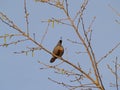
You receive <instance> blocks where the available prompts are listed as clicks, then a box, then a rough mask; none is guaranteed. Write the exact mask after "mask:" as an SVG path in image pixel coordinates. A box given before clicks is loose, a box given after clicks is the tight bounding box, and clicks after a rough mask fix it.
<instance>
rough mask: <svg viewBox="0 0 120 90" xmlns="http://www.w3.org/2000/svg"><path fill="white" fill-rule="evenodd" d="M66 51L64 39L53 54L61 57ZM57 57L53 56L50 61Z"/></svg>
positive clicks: (59, 42)
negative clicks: (63, 44) (63, 43)
mask: <svg viewBox="0 0 120 90" xmlns="http://www.w3.org/2000/svg"><path fill="white" fill-rule="evenodd" d="M63 53H64V47H63V46H62V40H59V41H58V43H57V45H56V46H55V47H54V49H53V54H55V55H57V56H58V57H61V56H62V55H63ZM56 59H57V57H55V56H52V58H51V59H50V63H53V62H54V61H55V60H56Z"/></svg>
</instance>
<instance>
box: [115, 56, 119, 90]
mask: <svg viewBox="0 0 120 90" xmlns="http://www.w3.org/2000/svg"><path fill="white" fill-rule="evenodd" d="M117 64H118V62H117V57H116V61H115V77H116V78H115V79H116V90H119V88H118V68H117Z"/></svg>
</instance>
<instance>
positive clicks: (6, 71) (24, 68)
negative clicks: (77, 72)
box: [0, 0, 120, 90]
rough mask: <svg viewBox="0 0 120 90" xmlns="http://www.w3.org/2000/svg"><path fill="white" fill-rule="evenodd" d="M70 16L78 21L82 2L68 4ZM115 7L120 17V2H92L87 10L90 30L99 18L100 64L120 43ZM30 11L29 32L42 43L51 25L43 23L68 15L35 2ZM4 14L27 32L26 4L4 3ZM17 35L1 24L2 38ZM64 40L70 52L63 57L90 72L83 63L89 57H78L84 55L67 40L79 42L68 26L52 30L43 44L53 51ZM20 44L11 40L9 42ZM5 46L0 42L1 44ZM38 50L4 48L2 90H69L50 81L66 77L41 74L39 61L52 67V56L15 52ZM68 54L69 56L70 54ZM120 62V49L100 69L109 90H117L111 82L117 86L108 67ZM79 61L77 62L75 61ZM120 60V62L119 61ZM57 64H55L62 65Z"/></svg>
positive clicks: (0, 8)
mask: <svg viewBox="0 0 120 90" xmlns="http://www.w3.org/2000/svg"><path fill="white" fill-rule="evenodd" d="M68 1H69V5H70V6H69V12H70V15H71V17H74V15H75V12H76V11H77V10H78V9H79V7H80V4H81V2H80V1H79V0H68ZM108 5H111V6H112V7H114V8H115V9H116V10H117V11H118V12H119V13H120V11H119V8H120V1H119V0H89V3H88V5H87V8H86V10H85V12H84V20H85V28H86V29H87V28H88V26H89V24H90V22H91V21H92V20H93V17H94V16H96V19H95V22H94V23H93V26H92V30H93V35H92V45H93V49H94V52H95V55H96V58H97V60H99V59H100V57H101V56H103V55H104V54H106V53H107V52H108V51H109V50H110V49H111V48H113V47H114V46H115V45H116V44H117V43H118V42H120V35H119V34H120V24H118V23H116V22H115V20H119V18H120V17H119V16H117V15H116V14H115V13H114V12H113V11H112V10H111V8H110V7H109V6H108ZM27 8H28V12H29V29H30V33H31V36H32V34H33V33H35V35H36V40H37V41H38V42H40V41H41V38H42V36H43V33H44V32H45V30H46V27H47V23H41V20H47V19H49V18H53V17H54V18H63V17H65V15H64V14H63V11H62V10H60V9H56V8H54V7H53V6H49V5H47V4H42V3H39V2H38V3H37V2H34V0H29V1H28V0H27ZM0 12H3V13H4V14H6V15H7V16H8V17H9V18H10V19H11V20H13V21H14V22H15V23H16V24H17V25H18V26H19V27H20V28H21V29H22V30H23V31H25V29H26V27H25V19H24V16H25V15H24V0H12V1H10V0H1V2H0ZM10 33H12V34H14V33H18V32H17V31H15V30H13V29H12V28H9V27H8V26H6V25H5V24H3V23H2V22H1V21H0V36H1V35H4V34H10ZM60 37H62V39H63V46H64V48H67V50H66V51H65V53H64V55H63V57H64V58H65V59H68V60H70V62H73V63H76V62H77V61H79V62H80V64H81V66H83V68H84V69H86V70H87V66H88V65H89V63H90V62H89V61H86V62H85V61H83V60H84V59H87V58H86V56H85V55H83V56H82V55H76V54H75V52H76V51H80V49H82V48H81V46H79V47H78V46H77V45H74V44H72V43H70V42H69V41H67V39H71V40H75V41H79V39H78V37H77V35H76V33H75V32H74V30H73V28H70V27H68V26H65V25H61V24H57V23H55V25H54V28H53V27H52V25H50V26H49V29H48V32H47V36H46V37H45V39H44V41H43V45H44V47H46V48H47V49H48V50H50V51H52V49H53V47H54V46H55V45H56V43H57V42H58V40H59V39H60ZM14 40H16V39H15V38H13V39H7V42H12V41H14ZM3 42H4V40H3V39H0V44H2V43H3ZM33 46H34V47H35V46H36V45H34V44H33V43H31V42H24V43H19V44H17V45H10V46H8V47H7V48H6V47H0V56H1V59H0V90H49V89H51V90H56V89H57V90H62V89H63V90H67V89H66V88H64V87H62V86H60V85H57V84H55V83H53V82H51V81H49V80H48V77H51V78H53V79H55V80H59V81H61V82H63V81H64V80H65V79H66V77H62V75H57V74H55V73H54V70H50V69H48V70H40V69H39V68H40V67H42V66H41V65H40V64H39V63H38V62H37V61H42V62H44V63H47V64H49V65H51V64H50V63H49V60H50V58H51V55H49V54H48V53H46V52H44V51H43V50H40V51H36V52H35V53H34V54H35V55H34V57H32V54H31V53H29V54H28V55H27V56H26V55H25V54H19V55H16V54H14V53H13V52H16V51H17V52H19V51H21V50H26V47H33ZM67 52H68V53H67ZM116 56H117V57H118V59H119V58H120V47H118V49H117V50H115V51H114V52H113V53H112V54H111V55H110V56H109V57H108V58H106V59H105V60H104V61H103V62H101V63H100V64H99V68H100V71H101V74H102V77H103V79H104V85H105V88H106V90H113V88H110V87H109V82H113V81H114V78H113V75H111V73H110V71H109V70H108V69H107V66H106V65H107V64H110V65H111V66H113V63H112V61H113V60H114V59H115V57H116ZM75 60H77V61H75ZM119 60H120V59H119ZM59 62H60V61H59V60H57V61H56V62H55V63H54V64H52V65H55V64H57V63H59ZM61 68H69V66H65V65H63V66H61Z"/></svg>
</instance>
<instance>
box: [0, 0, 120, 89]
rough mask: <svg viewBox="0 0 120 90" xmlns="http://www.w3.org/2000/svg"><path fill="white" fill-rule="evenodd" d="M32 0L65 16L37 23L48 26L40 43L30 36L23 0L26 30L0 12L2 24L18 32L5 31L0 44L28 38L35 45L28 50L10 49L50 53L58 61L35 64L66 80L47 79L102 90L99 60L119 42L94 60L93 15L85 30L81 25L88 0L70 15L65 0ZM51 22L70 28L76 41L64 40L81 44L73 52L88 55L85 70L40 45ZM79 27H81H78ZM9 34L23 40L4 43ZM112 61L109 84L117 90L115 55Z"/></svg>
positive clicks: (16, 42)
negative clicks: (112, 80)
mask: <svg viewBox="0 0 120 90" xmlns="http://www.w3.org/2000/svg"><path fill="white" fill-rule="evenodd" d="M36 1H37V2H39V3H43V4H48V7H51V6H53V7H54V8H58V9H59V10H62V11H63V14H64V15H65V17H63V18H61V19H57V18H54V17H53V18H51V19H48V20H42V21H41V22H43V23H46V24H47V25H48V26H47V27H46V30H45V33H44V35H43V37H42V38H41V42H40V43H39V42H37V41H36V39H35V38H36V35H35V34H33V36H30V31H29V13H28V10H27V6H26V5H27V3H26V0H24V13H25V21H26V31H25V30H22V29H21V27H19V26H18V25H17V24H16V23H14V21H13V20H11V19H10V18H9V16H7V15H6V14H4V13H3V12H0V20H1V21H2V22H3V23H5V24H6V25H7V26H9V27H11V28H13V29H14V30H16V31H18V33H17V34H6V35H2V36H0V38H3V39H4V43H3V44H1V45H0V46H3V47H7V46H9V45H12V44H15V45H16V44H18V43H21V42H28V41H30V42H31V43H34V44H35V47H32V48H30V47H28V50H22V51H20V52H14V53H15V54H22V53H25V54H27V53H28V52H32V54H34V51H36V50H44V51H45V52H47V54H50V55H53V56H55V57H57V58H59V59H60V60H61V61H62V62H61V63H59V64H56V65H49V64H46V63H44V62H43V61H38V63H39V64H40V65H41V66H42V65H43V67H42V68H40V69H41V70H44V69H53V70H55V73H56V74H61V75H63V76H66V77H67V79H68V80H69V83H66V82H61V81H57V80H54V79H52V78H50V77H48V79H49V80H50V81H52V82H54V83H57V84H59V85H62V86H64V87H66V88H68V89H69V90H76V89H79V90H80V89H81V90H92V89H99V90H105V86H104V84H103V80H102V77H101V76H102V75H103V74H102V73H101V72H100V70H99V63H101V62H102V61H103V60H104V59H105V58H107V57H109V55H110V54H111V53H112V52H113V51H114V50H115V49H116V48H118V46H119V45H120V43H118V44H117V45H115V47H113V48H112V49H111V50H109V51H108V53H106V54H105V55H103V56H102V57H101V58H100V59H99V60H97V59H96V56H95V52H94V50H93V47H92V42H91V41H92V34H93V30H92V25H93V23H94V21H95V19H96V17H93V19H92V21H91V23H90V24H89V26H88V28H87V29H86V27H85V21H84V18H83V16H84V11H85V10H86V8H87V4H88V1H89V0H83V2H82V4H81V6H80V9H79V10H78V11H77V12H76V14H75V16H74V17H71V16H70V10H69V1H68V0H36ZM110 7H111V6H110ZM111 8H112V7H111ZM112 10H113V11H115V10H114V9H113V8H112ZM117 14H119V13H117ZM116 22H117V23H118V24H119V21H118V20H116ZM51 23H52V25H53V26H54V23H59V24H61V25H65V26H68V27H71V28H72V29H73V30H74V32H75V33H76V35H77V37H78V40H79V41H75V40H71V39H67V41H68V42H70V43H72V44H73V45H77V44H78V45H79V46H78V47H81V46H82V48H83V51H80V52H76V54H77V55H78V56H79V55H81V54H85V55H86V57H87V58H88V61H89V64H90V65H89V66H88V67H87V68H88V70H85V69H84V68H83V67H82V65H81V63H80V62H77V63H76V64H74V63H72V62H70V60H68V59H65V58H63V57H59V56H57V55H55V54H53V53H52V52H51V51H49V50H48V49H47V48H46V47H45V46H43V45H42V42H43V41H44V38H45V37H47V33H48V29H49V28H48V27H49V26H50V24H51ZM81 28H82V30H80V29H81ZM11 37H14V38H15V37H23V39H18V40H17V41H13V42H10V43H7V42H6V39H7V38H11ZM80 45H81V46H80ZM66 51H67V49H66ZM64 64H65V65H68V66H70V67H71V68H70V69H66V68H60V66H62V65H64ZM114 64H115V65H114V66H115V70H113V69H112V68H111V66H110V65H108V70H110V71H111V73H112V74H113V75H114V76H115V80H116V83H115V84H113V83H112V84H111V85H112V86H114V87H116V90H119V74H118V71H119V68H120V65H119V63H118V58H116V60H115V62H114ZM73 78H74V79H73Z"/></svg>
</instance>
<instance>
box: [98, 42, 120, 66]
mask: <svg viewBox="0 0 120 90" xmlns="http://www.w3.org/2000/svg"><path fill="white" fill-rule="evenodd" d="M118 46H120V42H119V43H118V44H117V45H116V46H115V47H113V48H112V49H111V50H110V51H108V52H107V53H106V54H105V55H104V56H102V57H101V58H100V60H98V62H97V64H99V63H100V62H102V61H103V59H105V58H107V57H108V56H109V55H110V54H112V52H113V51H114V50H115V49H116V48H118Z"/></svg>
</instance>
